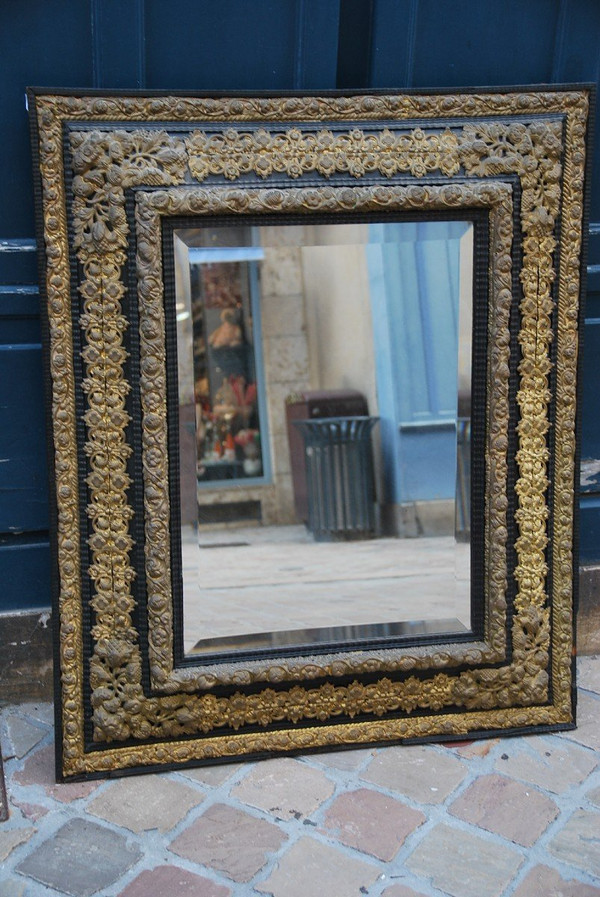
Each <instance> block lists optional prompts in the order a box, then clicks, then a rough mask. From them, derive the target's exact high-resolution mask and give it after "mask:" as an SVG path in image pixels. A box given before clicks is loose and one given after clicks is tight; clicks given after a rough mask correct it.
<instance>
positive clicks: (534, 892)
mask: <svg viewBox="0 0 600 897" xmlns="http://www.w3.org/2000/svg"><path fill="white" fill-rule="evenodd" d="M541 895H543V897H600V888H596V887H594V885H587V884H585V883H584V882H582V881H576V880H575V879H569V880H566V879H564V878H562V877H561V876H560V875H559V873H558V872H557V871H556V869H550V868H549V867H548V866H536V867H535V868H534V869H532V870H531V872H528V873H527V876H526V877H525V878H524V879H523V881H522V882H521V884H520V885H519V886H518V888H517V889H516V891H515V892H514V893H513V895H512V897H541Z"/></svg>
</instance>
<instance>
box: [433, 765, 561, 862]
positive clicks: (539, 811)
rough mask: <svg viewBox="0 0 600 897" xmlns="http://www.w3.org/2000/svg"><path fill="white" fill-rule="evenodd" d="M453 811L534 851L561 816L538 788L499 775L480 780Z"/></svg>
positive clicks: (454, 805) (460, 817) (466, 819)
mask: <svg viewBox="0 0 600 897" xmlns="http://www.w3.org/2000/svg"><path fill="white" fill-rule="evenodd" d="M449 811H450V813H452V815H453V816H458V818H459V819H464V821H465V822H470V823H472V824H473V825H478V826H479V827H480V828H484V829H486V831H488V832H495V834H497V835H502V837H503V838H507V839H508V840H509V841H514V842H515V843H516V844H521V845H522V846H523V847H532V846H533V845H534V844H535V842H536V841H537V839H538V838H539V837H540V835H541V834H542V832H544V831H545V830H546V829H547V828H548V825H549V824H550V823H551V822H552V820H553V819H556V817H557V816H558V812H559V811H558V807H557V806H556V804H555V803H554V801H553V800H551V799H550V798H549V797H546V795H544V794H541V793H540V792H539V791H537V790H536V789H535V788H532V787H530V786H529V787H528V786H527V785H522V784H521V782H515V781H513V780H512V779H507V778H506V777H505V776H499V775H487V776H481V777H480V778H478V779H476V780H475V781H474V782H473V784H472V785H470V786H469V787H468V788H467V790H466V791H464V792H463V793H462V794H461V795H460V797H457V798H456V800H455V801H454V802H453V803H452V804H451V805H450V807H449Z"/></svg>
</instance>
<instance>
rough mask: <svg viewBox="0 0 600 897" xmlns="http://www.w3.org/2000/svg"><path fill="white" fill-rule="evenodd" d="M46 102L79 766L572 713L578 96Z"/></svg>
mask: <svg viewBox="0 0 600 897" xmlns="http://www.w3.org/2000/svg"><path fill="white" fill-rule="evenodd" d="M29 104H30V114H31V120H32V133H33V149H34V158H35V164H36V171H37V181H36V183H37V184H38V188H39V190H38V216H39V227H40V239H39V245H40V247H42V251H41V258H40V262H41V267H42V271H43V289H44V292H45V298H46V318H47V329H46V357H47V365H48V372H49V395H50V403H49V421H50V427H49V439H50V449H51V451H50V456H51V459H52V474H51V480H52V483H53V485H54V522H53V540H54V551H55V576H54V582H55V596H54V600H55V614H54V617H55V623H56V646H57V661H58V662H57V668H56V683H57V700H56V707H57V774H58V776H59V777H60V778H66V777H82V776H99V775H103V774H105V773H107V772H109V771H110V772H118V771H120V770H132V769H139V770H144V769H148V768H152V769H155V768H156V766H157V764H165V765H168V766H172V767H177V766H181V765H185V764H193V763H201V762H214V761H215V760H234V759H239V758H241V757H244V756H247V757H259V756H265V755H269V754H273V753H276V752H292V751H308V750H313V749H325V748H328V747H329V748H330V747H340V746H344V747H352V746H360V745H365V744H370V743H382V742H396V743H397V742H401V741H404V740H407V741H414V740H419V739H432V738H440V739H443V740H449V739H452V738H462V737H464V736H465V735H467V734H468V735H469V736H470V737H482V736H485V735H490V734H494V735H498V734H503V733H506V734H509V733H515V732H525V731H538V730H543V729H547V730H548V729H552V730H556V729H563V728H569V727H572V726H573V725H574V721H575V720H574V707H573V701H572V694H573V689H574V678H573V668H572V658H573V608H574V603H573V594H574V579H575V573H576V539H575V531H576V527H575V519H574V514H575V512H574V507H575V486H574V484H575V482H576V467H577V463H578V448H577V444H576V432H577V385H576V384H577V370H578V321H579V314H580V301H579V299H580V295H581V289H582V275H581V271H582V242H583V241H582V234H583V233H584V228H585V220H584V212H585V198H586V197H585V165H586V145H585V140H586V131H587V114H588V104H589V91H588V90H587V89H586V88H561V89H554V90H552V91H540V90H536V89H533V88H532V89H525V88H523V89H520V90H515V91H512V92H490V91H487V92H479V93H477V92H470V93H463V94H447V95H443V94H434V95H425V94H420V93H410V94H394V95H387V94H386V95H384V94H374V95H372V96H363V95H340V94H333V95H328V96H325V95H323V96H317V95H307V96H298V97H266V96H257V97H248V96H240V97H232V96H210V97H209V96H200V95H179V96H174V95H170V94H159V93H155V94H152V93H145V94H139V93H126V94H122V93H102V92H98V93H95V94H89V95H81V94H80V93H77V92H73V91H64V92H62V93H56V92H55V93H52V94H48V93H47V92H44V91H43V90H32V91H30V94H29Z"/></svg>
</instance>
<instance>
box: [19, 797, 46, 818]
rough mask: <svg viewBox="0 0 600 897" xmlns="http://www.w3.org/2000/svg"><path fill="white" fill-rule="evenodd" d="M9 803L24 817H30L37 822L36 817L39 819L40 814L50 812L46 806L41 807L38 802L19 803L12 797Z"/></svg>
mask: <svg viewBox="0 0 600 897" xmlns="http://www.w3.org/2000/svg"><path fill="white" fill-rule="evenodd" d="M11 804H12V805H13V806H14V807H17V809H19V810H20V811H21V813H22V814H23V816H24V817H25V818H26V819H30V820H31V821H32V822H37V820H38V819H41V818H42V816H45V815H46V814H47V813H49V812H50V810H49V808H48V807H42V806H40V805H39V804H29V803H25V802H23V803H21V802H20V801H18V800H15V799H14V798H13V799H12V800H11Z"/></svg>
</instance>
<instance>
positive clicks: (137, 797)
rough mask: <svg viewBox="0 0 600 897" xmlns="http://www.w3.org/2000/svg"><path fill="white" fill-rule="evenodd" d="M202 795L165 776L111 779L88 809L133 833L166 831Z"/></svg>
mask: <svg viewBox="0 0 600 897" xmlns="http://www.w3.org/2000/svg"><path fill="white" fill-rule="evenodd" d="M203 799H204V794H203V793H202V792H201V791H198V790H197V789H195V788H189V787H188V786H187V785H184V784H183V783H180V782H175V781H173V779H171V778H167V777H166V776H164V775H146V776H137V777H135V778H131V779H121V780H120V781H118V782H114V783H112V784H111V785H109V786H108V788H106V789H105V790H103V791H102V792H101V793H100V794H98V795H97V796H96V797H94V798H93V799H92V800H91V801H90V803H89V804H88V806H87V812H88V813H91V814H92V816H98V817H99V818H100V819H105V820H106V821H107V822H113V823H114V824H115V825H120V826H122V827H123V828H128V829H130V830H131V831H132V832H136V834H137V833H139V832H145V831H150V830H151V829H157V830H158V831H159V832H163V833H164V832H168V831H169V830H170V829H172V828H173V826H174V825H177V823H178V822H181V820H182V819H183V817H184V816H185V815H186V814H187V813H188V812H189V811H190V810H191V808H192V807H195V806H197V805H198V804H200V803H202V801H203Z"/></svg>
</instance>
